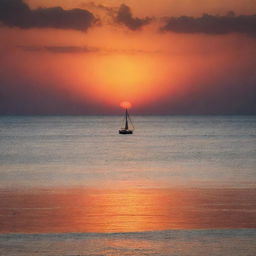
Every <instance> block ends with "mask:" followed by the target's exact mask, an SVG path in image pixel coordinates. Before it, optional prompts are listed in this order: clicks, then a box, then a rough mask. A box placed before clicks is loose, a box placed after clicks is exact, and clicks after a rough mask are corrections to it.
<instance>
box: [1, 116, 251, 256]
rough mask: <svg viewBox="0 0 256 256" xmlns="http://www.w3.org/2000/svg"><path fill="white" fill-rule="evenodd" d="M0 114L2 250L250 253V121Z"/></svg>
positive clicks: (110, 254)
mask: <svg viewBox="0 0 256 256" xmlns="http://www.w3.org/2000/svg"><path fill="white" fill-rule="evenodd" d="M121 121H122V117H120V116H77V117H74V116H73V117H71V116H47V117H46V116H43V117H39V116H26V117H24V116H18V117H14V116H12V117H8V116H7V117H0V255H6V256H11V255H15V256H16V255H18V256H21V255H22V256H23V255H37V256H46V255H47V256H48V255H49V256H51V255H54V256H62V255H63V256H64V255H65V256H67V255H69V256H75V255H76V256H78V255H86V256H89V255H90V256H96V255H97V256H100V255H107V256H117V255H135V256H136V255H160V256H167V255H181V256H183V255H227V256H229V255H230V256H233V255H235V256H236V255H237V256H240V255H241V256H242V255H243V256H244V255H250V256H254V255H256V245H255V239H256V186H255V184H256V183H255V182H256V117H254V116H184V117H183V116H179V117H178V116H177V117H176V116H134V117H133V121H134V124H135V131H134V134H133V135H119V134H118V129H119V127H120V123H121Z"/></svg>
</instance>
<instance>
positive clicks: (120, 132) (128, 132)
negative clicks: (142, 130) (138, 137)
mask: <svg viewBox="0 0 256 256" xmlns="http://www.w3.org/2000/svg"><path fill="white" fill-rule="evenodd" d="M119 134H133V131H132V130H126V129H122V130H119Z"/></svg>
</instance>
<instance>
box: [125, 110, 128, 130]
mask: <svg viewBox="0 0 256 256" xmlns="http://www.w3.org/2000/svg"><path fill="white" fill-rule="evenodd" d="M125 130H128V110H127V108H126V109H125Z"/></svg>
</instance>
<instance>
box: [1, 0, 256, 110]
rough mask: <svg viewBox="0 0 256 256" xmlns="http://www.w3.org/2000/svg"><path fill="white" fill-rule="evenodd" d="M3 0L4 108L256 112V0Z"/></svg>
mask: <svg viewBox="0 0 256 256" xmlns="http://www.w3.org/2000/svg"><path fill="white" fill-rule="evenodd" d="M234 2H235V3H234ZM0 6H1V8H0V114H116V113H120V107H119V104H120V102H122V101H126V100H127V101H130V102H131V103H132V105H133V110H132V111H133V112H134V113H137V114H256V72H255V66H256V47H255V45H256V16H255V14H256V0H236V1H233V0H232V1H231V0H204V1H203V0H193V1H192V0H180V1H176V0H159V1H149V0H147V1H146V0H141V1H136V0H127V1H120V0H111V1H110V0H105V1H104V0H97V1H96V0H95V1H93V2H92V1H85V0H74V1H69V0H55V1H50V0H27V1H22V0H0ZM39 8H40V9H39ZM74 8H76V9H75V10H74Z"/></svg>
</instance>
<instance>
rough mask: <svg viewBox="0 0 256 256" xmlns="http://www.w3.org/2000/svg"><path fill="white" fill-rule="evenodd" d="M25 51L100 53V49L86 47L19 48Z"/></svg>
mask: <svg viewBox="0 0 256 256" xmlns="http://www.w3.org/2000/svg"><path fill="white" fill-rule="evenodd" d="M19 48H21V49H23V50H24V51H29V52H41V51H48V52H51V53H90V52H98V51H99V49H98V48H93V47H86V46H19Z"/></svg>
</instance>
